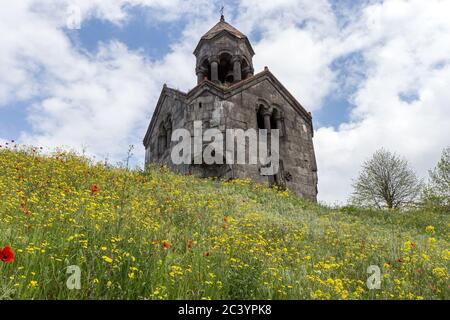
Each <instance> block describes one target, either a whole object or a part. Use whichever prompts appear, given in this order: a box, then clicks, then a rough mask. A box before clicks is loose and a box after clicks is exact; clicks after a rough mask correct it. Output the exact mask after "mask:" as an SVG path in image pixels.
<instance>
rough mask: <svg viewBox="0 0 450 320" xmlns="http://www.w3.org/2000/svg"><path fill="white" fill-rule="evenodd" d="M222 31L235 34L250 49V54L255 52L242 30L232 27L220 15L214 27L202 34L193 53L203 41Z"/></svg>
mask: <svg viewBox="0 0 450 320" xmlns="http://www.w3.org/2000/svg"><path fill="white" fill-rule="evenodd" d="M224 32H227V33H229V34H231V35H233V36H235V37H236V38H238V39H242V40H244V41H245V42H246V43H247V45H248V47H249V49H250V53H251V54H252V55H254V54H255V52H254V51H253V48H252V45H251V44H250V41H249V40H248V38H247V36H246V35H245V34H243V33H242V32H240V31H239V30H238V29H236V28H235V27H233V26H232V25H231V24H229V23H228V22H226V21H225V18H224V16H223V15H222V16H221V17H220V21H219V22H218V23H217V24H216V25H215V26H214V27H212V28H211V29H210V30H209V31H208V32H207V33H205V34H204V35H203V37H201V39H200V42H199V43H198V44H197V47H196V48H195V50H194V54H196V53H197V51H198V49H199V48H200V45H201V44H202V43H203V42H205V41H209V40H211V39H213V38H215V37H216V36H218V35H219V34H222V33H224Z"/></svg>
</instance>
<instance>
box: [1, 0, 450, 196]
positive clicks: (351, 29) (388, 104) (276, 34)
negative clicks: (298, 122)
mask: <svg viewBox="0 0 450 320" xmlns="http://www.w3.org/2000/svg"><path fill="white" fill-rule="evenodd" d="M222 2H224V5H225V16H226V20H227V21H229V22H230V23H231V24H233V25H234V26H236V27H237V28H238V29H239V30H241V31H242V32H244V33H246V34H247V35H248V36H249V38H250V41H251V42H252V44H253V47H254V49H255V52H256V56H255V58H254V64H255V71H256V72H259V71H261V70H262V69H263V68H264V66H266V65H267V66H268V67H269V68H270V70H271V71H272V72H273V73H274V74H275V76H276V77H277V78H278V79H279V80H280V81H281V82H282V83H284V84H285V85H286V87H287V88H288V89H289V90H290V91H291V92H292V93H293V94H294V96H295V97H296V98H297V99H298V100H299V101H300V102H301V103H302V104H303V105H304V106H305V107H306V108H307V109H308V110H309V111H311V112H312V113H313V117H314V126H315V136H314V143H315V148H316V154H317V160H318V167H319V199H320V200H322V201H326V202H328V203H335V202H345V201H346V200H347V198H348V195H349V193H350V192H351V181H352V179H353V178H355V176H356V175H357V173H358V171H359V168H360V164H361V163H362V161H364V160H365V159H366V158H367V157H369V156H370V155H371V154H372V153H373V152H374V151H375V150H376V149H378V148H380V147H384V148H386V149H389V150H392V151H395V152H397V153H398V154H400V155H402V156H404V157H406V158H407V159H408V160H409V162H410V164H411V166H412V167H413V168H414V169H415V170H416V171H417V172H418V173H419V175H420V176H422V177H426V175H427V170H428V169H430V168H431V167H433V166H434V165H435V163H436V162H437V160H438V159H439V156H440V153H441V151H442V149H443V148H444V147H445V146H447V145H450V142H449V140H450V139H449V137H450V19H449V18H448V13H449V12H450V0H427V1H424V0H410V1H407V0H385V1H375V0H367V1H352V0H336V1H334V0H328V1H327V0H242V1H237V0H236V1H220V0H216V1H212V0H20V1H6V0H0V30H1V33H0V144H2V143H4V142H5V141H6V140H11V139H14V140H16V141H18V142H19V143H23V144H28V145H30V144H31V145H37V146H44V147H46V148H54V147H57V146H63V147H65V148H74V149H77V150H82V149H84V150H86V151H87V152H88V153H89V154H91V155H95V156H96V158H97V159H104V158H106V157H107V158H109V159H113V160H121V159H123V158H124V157H125V154H126V152H127V149H128V145H130V144H133V145H135V146H136V150H135V160H136V161H137V163H142V162H143V154H144V150H143V147H142V143H141V141H142V138H143V136H144V134H145V130H146V127H147V125H148V122H149V121H150V118H151V115H152V112H153V109H154V107H155V104H156V101H157V99H158V96H159V93H160V91H161V87H162V85H163V83H167V84H168V85H169V86H172V87H175V88H179V89H181V90H185V91H187V90H189V89H190V88H192V87H193V86H194V85H195V81H196V77H195V72H194V63H195V60H194V56H193V54H192V51H193V49H194V48H195V46H196V44H197V42H198V40H199V38H200V37H201V35H202V34H204V33H205V32H206V31H207V30H208V29H209V28H210V27H212V26H213V25H214V24H215V23H216V22H217V21H218V19H219V16H220V14H219V8H220V6H221V3H222ZM78 22H80V28H79V29H78V28H76V27H77V24H78ZM74 27H75V28H74Z"/></svg>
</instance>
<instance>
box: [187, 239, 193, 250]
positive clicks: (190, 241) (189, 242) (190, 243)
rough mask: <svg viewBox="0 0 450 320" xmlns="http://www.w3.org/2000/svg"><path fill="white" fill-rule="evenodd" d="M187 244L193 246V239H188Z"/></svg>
mask: <svg viewBox="0 0 450 320" xmlns="http://www.w3.org/2000/svg"><path fill="white" fill-rule="evenodd" d="M187 246H188V248H191V247H192V240H188V241H187Z"/></svg>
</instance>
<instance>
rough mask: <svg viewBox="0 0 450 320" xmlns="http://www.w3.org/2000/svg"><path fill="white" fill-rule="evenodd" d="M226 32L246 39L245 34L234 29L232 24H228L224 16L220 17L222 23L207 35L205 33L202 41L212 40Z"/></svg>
mask: <svg viewBox="0 0 450 320" xmlns="http://www.w3.org/2000/svg"><path fill="white" fill-rule="evenodd" d="M224 30H225V31H228V32H229V33H231V34H232V35H234V36H236V37H238V38H240V39H243V38H246V36H245V34H243V33H242V32H240V31H239V30H238V29H236V28H235V27H233V26H232V25H231V24H229V23H228V22H226V21H225V18H224V16H223V15H222V16H221V17H220V21H219V22H218V23H217V24H216V25H215V26H214V27H212V28H211V29H210V30H209V31H208V32H207V33H205V34H204V35H203V37H202V39H212V38H214V37H215V36H216V35H218V34H219V33H221V32H222V31H224Z"/></svg>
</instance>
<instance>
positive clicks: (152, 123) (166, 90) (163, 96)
mask: <svg viewBox="0 0 450 320" xmlns="http://www.w3.org/2000/svg"><path fill="white" fill-rule="evenodd" d="M170 94H172V95H176V96H179V97H181V98H182V99H183V100H184V99H185V98H186V93H184V92H182V91H180V90H177V89H172V88H169V87H168V86H167V85H166V84H164V86H163V88H162V90H161V94H160V95H159V99H158V103H157V104H156V108H155V111H154V112H153V115H152V120H151V121H150V124H149V125H148V128H147V132H146V134H145V137H144V140H143V143H144V146H146V142H147V140H148V139H149V138H150V136H151V134H152V131H153V128H154V126H155V122H156V119H157V118H158V115H159V112H160V111H161V107H162V105H163V104H164V100H165V99H166V97H168V96H169V95H170Z"/></svg>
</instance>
